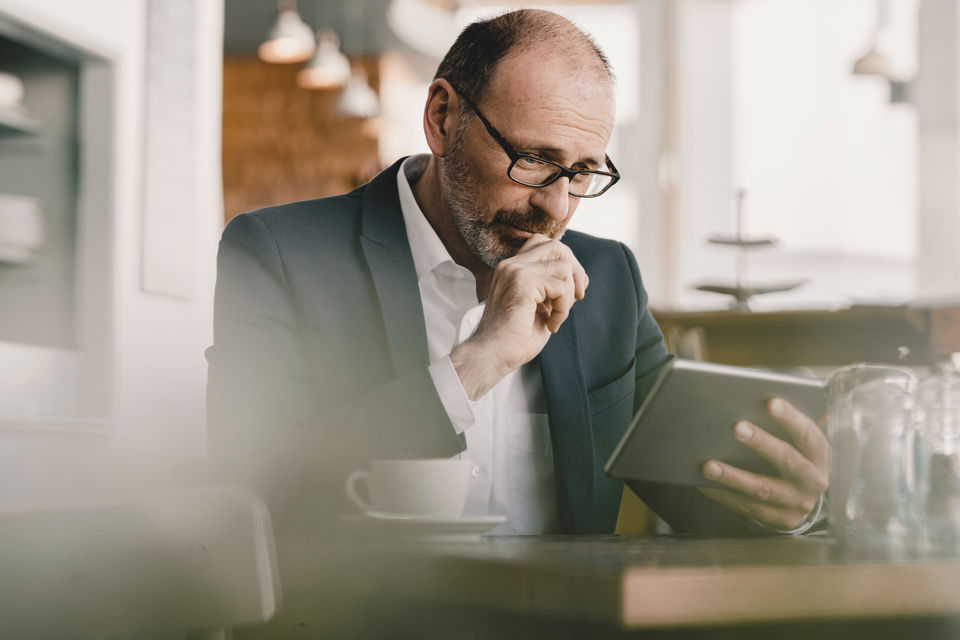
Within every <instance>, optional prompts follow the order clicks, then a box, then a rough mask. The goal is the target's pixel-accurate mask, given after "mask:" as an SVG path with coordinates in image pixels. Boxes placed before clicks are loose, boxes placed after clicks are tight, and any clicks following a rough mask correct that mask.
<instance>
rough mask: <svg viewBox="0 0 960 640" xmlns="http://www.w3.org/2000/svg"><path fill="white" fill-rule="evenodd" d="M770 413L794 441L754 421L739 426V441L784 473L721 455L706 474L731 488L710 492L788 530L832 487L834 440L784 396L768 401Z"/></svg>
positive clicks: (705, 467) (708, 491)
mask: <svg viewBox="0 0 960 640" xmlns="http://www.w3.org/2000/svg"><path fill="white" fill-rule="evenodd" d="M767 410H768V411H769V412H770V415H771V416H773V418H774V419H775V420H776V421H777V422H779V423H780V424H781V425H782V426H783V428H784V429H785V430H786V431H787V433H788V434H790V437H791V438H792V439H793V444H790V443H787V442H785V441H783V440H780V439H779V438H776V437H774V436H772V435H770V434H769V433H767V432H766V431H764V430H763V429H760V428H758V427H757V426H756V425H753V424H750V423H749V422H738V423H737V424H736V426H735V427H734V434H735V435H736V438H737V440H739V441H740V442H742V443H743V444H744V445H746V446H748V447H750V448H751V449H753V450H754V451H756V452H757V453H758V454H760V455H761V456H762V457H764V458H765V459H767V460H768V461H769V462H770V463H771V464H772V465H773V466H774V468H776V469H777V471H778V472H779V474H780V475H779V477H775V478H774V477H770V476H763V475H758V474H755V473H750V472H749V471H744V470H743V469H738V468H737V467H731V466H730V465H728V464H724V463H723V462H720V461H718V460H709V461H707V462H706V463H705V464H704V465H703V475H704V476H705V477H706V478H708V479H710V480H713V481H715V482H719V483H720V484H724V485H726V486H727V487H729V489H707V488H702V489H700V491H702V492H703V493H704V494H706V495H707V496H709V497H711V498H713V499H714V500H716V501H718V502H721V503H723V504H725V505H727V506H728V507H731V508H732V509H735V510H737V511H739V512H740V513H742V514H743V515H745V516H747V517H749V518H753V519H754V520H756V521H757V522H760V523H761V524H764V525H766V526H768V527H771V528H773V529H778V530H782V531H788V530H790V529H793V528H795V527H797V526H799V525H800V523H802V522H803V520H804V519H805V518H806V517H807V516H808V515H809V514H810V512H811V511H813V509H814V507H816V504H817V500H819V498H820V496H822V495H823V493H824V492H825V491H826V490H827V486H828V484H829V477H830V445H829V443H828V442H827V439H826V437H825V436H824V435H823V432H822V431H821V430H820V428H819V427H818V426H817V425H816V423H814V421H813V420H811V419H810V418H809V417H808V416H806V415H804V414H803V413H801V412H800V411H799V410H797V409H796V408H795V407H794V406H793V405H791V404H790V403H789V402H786V401H785V400H782V399H779V398H774V399H773V400H771V401H770V402H769V403H768V404H767Z"/></svg>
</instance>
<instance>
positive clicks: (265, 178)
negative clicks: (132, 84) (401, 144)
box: [223, 58, 381, 220]
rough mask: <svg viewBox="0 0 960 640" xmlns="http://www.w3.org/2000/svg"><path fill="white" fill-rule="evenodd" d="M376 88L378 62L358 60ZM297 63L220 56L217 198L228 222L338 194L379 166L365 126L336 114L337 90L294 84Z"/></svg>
mask: <svg viewBox="0 0 960 640" xmlns="http://www.w3.org/2000/svg"><path fill="white" fill-rule="evenodd" d="M360 64H363V66H364V68H365V69H366V71H367V75H368V77H369V78H370V84H371V86H372V87H373V88H374V90H376V89H377V88H378V85H379V65H378V59H377V58H366V59H363V60H362V61H360ZM299 69H300V65H271V64H266V63H264V62H261V61H259V60H258V59H256V58H226V59H225V60H224V66H223V198H224V215H225V218H226V220H230V218H232V217H233V216H235V215H237V214H238V213H243V212H244V211H250V210H252V209H257V208H259V207H263V206H267V205H271V204H279V203H282V202H290V201H294V200H305V199H308V198H317V197H321V196H328V195H335V194H339V193H344V192H346V191H349V190H350V189H353V188H354V187H356V186H358V185H360V184H363V183H364V182H366V181H367V180H369V179H370V178H372V177H373V176H374V175H376V173H377V171H378V170H379V169H380V168H381V167H380V161H379V156H378V145H377V140H376V137H375V135H370V134H365V132H364V126H363V125H364V121H363V120H361V119H359V118H346V117H343V116H339V115H337V114H336V113H335V112H334V105H335V104H336V100H337V97H338V95H339V92H338V91H332V90H323V91H308V90H305V89H301V88H300V87H298V86H297V83H296V74H297V71H298V70H299Z"/></svg>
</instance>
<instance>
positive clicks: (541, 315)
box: [450, 234, 587, 400]
mask: <svg viewBox="0 0 960 640" xmlns="http://www.w3.org/2000/svg"><path fill="white" fill-rule="evenodd" d="M586 289H587V273H586V271H584V270H583V267H582V266H580V263H579V262H577V259H576V258H575V257H574V256H573V252H572V251H570V249H569V248H568V247H567V246H566V245H563V244H561V243H560V242H559V241H557V240H551V239H550V238H548V237H546V236H544V235H540V234H534V235H533V236H531V237H530V238H528V239H527V241H526V242H525V243H524V245H523V246H522V247H521V248H520V251H518V252H517V255H515V256H513V257H512V258H507V259H506V260H503V261H502V262H501V263H500V264H498V265H497V267H496V269H495V270H494V272H493V279H492V281H491V283H490V293H489V295H488V296H487V306H486V308H485V309H484V310H483V316H482V317H481V318H480V324H479V325H478V326H477V330H476V331H475V332H474V333H473V335H472V336H470V338H469V339H467V340H466V341H465V342H464V343H463V344H460V345H458V346H457V347H456V348H455V349H454V350H453V351H452V352H451V353H450V360H451V361H452V362H453V366H454V368H455V369H456V371H457V374H458V375H459V376H460V380H461V382H462V383H463V388H464V389H465V390H466V392H467V395H468V396H469V397H470V399H471V400H476V399H477V398H479V397H481V396H483V395H484V394H485V393H487V391H489V390H490V389H492V388H493V387H494V385H496V384H497V382H499V381H500V380H501V379H502V378H503V377H504V376H506V375H507V374H508V373H510V372H511V371H513V370H515V369H517V368H519V367H520V366H522V365H524V364H526V363H527V362H529V361H531V360H533V359H534V358H535V357H536V356H537V354H539V353H540V351H541V350H542V349H543V347H544V345H546V344H547V340H548V339H549V338H550V335H551V334H553V333H556V332H557V331H558V330H559V329H560V325H562V324H563V322H564V320H566V319H567V316H568V315H569V314H570V308H571V307H572V306H573V303H574V302H576V301H577V300H582V299H583V296H584V293H585V292H586Z"/></svg>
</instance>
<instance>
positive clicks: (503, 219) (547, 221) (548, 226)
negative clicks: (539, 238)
mask: <svg viewBox="0 0 960 640" xmlns="http://www.w3.org/2000/svg"><path fill="white" fill-rule="evenodd" d="M493 224H494V225H497V224H507V225H510V226H511V227H516V228H517V229H523V230H524V231H529V232H530V233H540V234H543V235H545V236H547V237H550V238H553V237H554V236H555V235H556V233H557V230H558V229H559V228H560V227H561V225H562V223H559V222H557V221H555V220H553V219H552V218H551V217H550V216H549V215H548V214H547V213H545V212H543V211H538V210H536V209H526V210H519V209H500V210H499V211H497V213H496V215H494V217H493Z"/></svg>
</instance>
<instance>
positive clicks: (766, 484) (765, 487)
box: [756, 479, 773, 500]
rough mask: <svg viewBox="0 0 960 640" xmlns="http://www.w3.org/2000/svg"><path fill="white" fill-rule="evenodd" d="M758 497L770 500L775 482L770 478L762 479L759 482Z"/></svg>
mask: <svg viewBox="0 0 960 640" xmlns="http://www.w3.org/2000/svg"><path fill="white" fill-rule="evenodd" d="M756 493H757V497H758V498H760V499H761V500H769V499H770V498H771V496H773V484H772V483H771V482H770V481H769V480H766V479H764V480H761V481H760V482H759V484H757V491H756Z"/></svg>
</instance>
